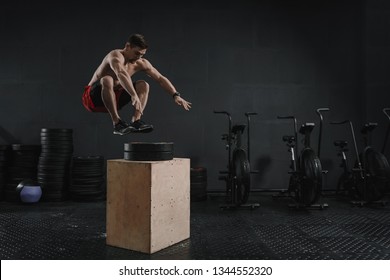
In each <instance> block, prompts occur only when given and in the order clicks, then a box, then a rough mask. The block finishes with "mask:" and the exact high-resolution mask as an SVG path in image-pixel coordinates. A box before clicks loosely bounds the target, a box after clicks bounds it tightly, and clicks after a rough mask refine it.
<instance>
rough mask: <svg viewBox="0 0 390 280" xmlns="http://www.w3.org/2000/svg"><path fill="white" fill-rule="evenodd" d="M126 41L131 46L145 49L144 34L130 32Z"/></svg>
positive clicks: (146, 45) (146, 46)
mask: <svg viewBox="0 0 390 280" xmlns="http://www.w3.org/2000/svg"><path fill="white" fill-rule="evenodd" d="M128 43H129V44H130V46H131V47H134V46H135V47H140V48H141V49H147V48H148V44H147V43H146V40H145V38H144V35H141V34H132V35H131V36H130V38H129V40H128Z"/></svg>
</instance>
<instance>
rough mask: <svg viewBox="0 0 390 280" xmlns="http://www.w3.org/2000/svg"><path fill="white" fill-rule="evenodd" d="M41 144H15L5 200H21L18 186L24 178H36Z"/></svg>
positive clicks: (11, 156) (10, 161)
mask: <svg viewBox="0 0 390 280" xmlns="http://www.w3.org/2000/svg"><path fill="white" fill-rule="evenodd" d="M40 152H41V146H40V145H21V144H13V145H12V146H11V153H10V159H9V166H8V168H7V184H6V186H5V200H7V201H19V198H18V194H17V193H16V187H17V186H18V185H19V183H20V182H21V181H23V180H27V179H30V180H36V178H37V165H38V159H39V154H40Z"/></svg>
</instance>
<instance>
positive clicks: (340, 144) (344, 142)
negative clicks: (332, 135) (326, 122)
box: [333, 140, 348, 149]
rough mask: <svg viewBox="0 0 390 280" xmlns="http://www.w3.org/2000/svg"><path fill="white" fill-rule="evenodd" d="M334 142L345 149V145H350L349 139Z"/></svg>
mask: <svg viewBox="0 0 390 280" xmlns="http://www.w3.org/2000/svg"><path fill="white" fill-rule="evenodd" d="M333 144H334V145H335V146H336V147H340V148H341V149H343V148H344V147H345V146H347V145H348V142H347V141H344V140H337V141H334V142H333Z"/></svg>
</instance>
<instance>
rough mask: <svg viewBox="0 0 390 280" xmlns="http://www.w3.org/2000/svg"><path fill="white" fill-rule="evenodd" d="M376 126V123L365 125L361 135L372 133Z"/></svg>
mask: <svg viewBox="0 0 390 280" xmlns="http://www.w3.org/2000/svg"><path fill="white" fill-rule="evenodd" d="M377 126H378V124H377V123H366V124H365V125H364V126H363V128H362V130H361V132H362V133H363V134H367V133H368V132H371V131H373V130H374V129H375V128H376V127H377Z"/></svg>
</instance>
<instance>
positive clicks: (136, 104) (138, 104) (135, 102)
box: [131, 95, 143, 115]
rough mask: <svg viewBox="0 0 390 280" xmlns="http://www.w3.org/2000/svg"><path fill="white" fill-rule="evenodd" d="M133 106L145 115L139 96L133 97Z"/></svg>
mask: <svg viewBox="0 0 390 280" xmlns="http://www.w3.org/2000/svg"><path fill="white" fill-rule="evenodd" d="M131 105H133V106H134V108H135V109H136V110H138V111H140V113H141V115H142V114H143V108H142V104H141V100H139V97H138V95H134V96H131Z"/></svg>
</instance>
